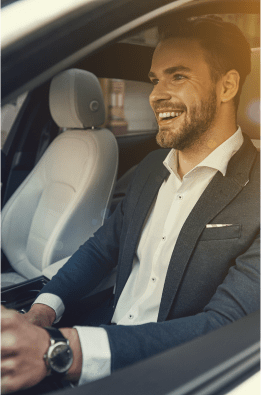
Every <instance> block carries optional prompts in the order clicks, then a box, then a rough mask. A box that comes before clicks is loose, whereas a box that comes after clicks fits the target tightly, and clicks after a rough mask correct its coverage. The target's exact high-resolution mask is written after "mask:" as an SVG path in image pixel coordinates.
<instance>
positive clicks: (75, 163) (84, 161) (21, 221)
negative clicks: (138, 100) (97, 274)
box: [2, 69, 118, 278]
mask: <svg viewBox="0 0 261 395" xmlns="http://www.w3.org/2000/svg"><path fill="white" fill-rule="evenodd" d="M50 111H51V114H52V117H53V119H54V121H55V122H56V123H57V125H58V126H60V127H62V128H66V129H67V130H66V131H65V132H63V133H61V134H60V135H59V136H58V137H57V138H56V139H55V140H54V141H53V143H52V144H51V145H50V146H49V147H48V149H47V150H46V152H45V153H44V155H43V156H42V158H41V159H40V161H39V162H38V164H37V165H36V167H35V168H34V169H33V170H32V172H31V173H30V175H29V176H28V177H27V178H26V179H25V181H24V182H23V183H22V184H21V186H20V187H19V188H18V189H17V191H16V192H15V193H14V195H13V196H12V197H11V198H10V199H9V201H8V202H7V204H6V205H5V207H4V209H3V211H2V248H3V251H4V253H5V254H6V256H7V258H8V260H9V262H10V263H11V265H12V266H13V268H14V269H15V270H16V271H17V272H18V273H19V274H21V275H23V276H24V277H26V278H33V277H36V276H39V275H40V274H41V273H42V270H43V269H44V268H46V267H47V266H49V265H51V264H52V263H54V262H56V261H58V260H60V259H63V258H64V257H67V256H70V255H71V254H72V253H73V252H74V251H76V250H77V249H78V247H79V246H80V245H81V244H82V243H83V242H85V241H86V240H87V239H88V238H89V237H90V236H91V235H92V234H93V233H94V232H95V231H96V230H97V229H98V228H99V227H100V226H101V225H102V223H103V221H104V219H105V217H106V215H107V214H108V208H109V206H110V200H111V197H112V194H113V190H114V184H115V179H116V176H117V170H118V145H117V141H116V139H115V137H114V136H113V134H112V133H111V132H110V131H109V130H106V129H98V128H97V127H98V126H99V125H102V124H103V122H104V118H105V109H104V103H103V96H102V90H101V87H100V85H99V81H98V79H97V78H96V77H95V76H94V75H93V74H91V73H89V72H87V71H83V70H77V69H72V70H66V71H64V72H62V73H60V74H59V75H58V76H56V77H55V78H54V79H53V81H52V83H51V86H50Z"/></svg>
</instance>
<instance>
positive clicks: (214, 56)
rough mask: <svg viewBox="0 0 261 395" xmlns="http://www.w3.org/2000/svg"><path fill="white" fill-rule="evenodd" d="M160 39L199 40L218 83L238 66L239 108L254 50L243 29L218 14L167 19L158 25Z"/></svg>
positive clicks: (213, 76)
mask: <svg viewBox="0 0 261 395" xmlns="http://www.w3.org/2000/svg"><path fill="white" fill-rule="evenodd" d="M159 36H160V40H165V39H167V38H173V37H175V38H191V39H195V40H198V42H199V43H200V44H201V46H202V48H203V49H204V50H205V55H206V61H207V63H208V64H209V66H210V72H211V77H212V79H213V81H214V82H217V81H218V80H219V79H220V78H221V77H222V75H225V74H226V73H227V72H228V71H229V70H232V69H235V70H237V71H238V73H239V75H240V82H239V89H238V92H237V94H236V96H235V97H234V104H235V109H236V110H237V108H238V104H239V98H240V94H241V91H242V86H243V84H244V82H245V80H246V77H247V75H248V74H249V73H250V71H251V49H250V45H249V43H248V42H247V40H246V38H245V36H244V35H243V33H242V32H241V30H240V29H239V28H238V27H237V26H236V25H234V24H233V23H230V22H225V21H223V19H222V18H220V17H218V16H216V15H206V16H201V17H193V18H188V19H185V20H184V19H183V20H181V21H179V22H173V21H171V20H168V21H165V23H164V24H162V25H160V26H159Z"/></svg>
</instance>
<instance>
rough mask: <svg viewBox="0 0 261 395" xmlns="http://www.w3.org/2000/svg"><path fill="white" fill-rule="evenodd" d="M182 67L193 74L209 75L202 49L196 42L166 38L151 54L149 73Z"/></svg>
mask: <svg viewBox="0 0 261 395" xmlns="http://www.w3.org/2000/svg"><path fill="white" fill-rule="evenodd" d="M175 66H184V67H187V68H189V69H191V71H192V72H193V71H194V72H198V71H201V72H205V73H207V74H209V66H208V64H207V62H206V60H205V53H204V49H203V48H202V47H201V45H200V44H199V42H198V41H197V40H193V39H187V38H168V39H166V40H163V41H161V42H160V43H159V44H158V45H157V47H156V49H155V51H154V54H153V58H152V63H151V72H154V73H156V72H161V71H164V70H165V69H167V68H170V67H175Z"/></svg>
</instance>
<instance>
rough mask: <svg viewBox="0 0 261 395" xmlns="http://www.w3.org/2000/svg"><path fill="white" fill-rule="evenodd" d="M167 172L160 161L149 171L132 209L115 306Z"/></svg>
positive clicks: (119, 270)
mask: <svg viewBox="0 0 261 395" xmlns="http://www.w3.org/2000/svg"><path fill="white" fill-rule="evenodd" d="M168 174H169V171H168V170H167V169H166V168H165V166H164V165H163V164H162V163H161V166H160V167H159V169H157V170H156V171H155V172H153V173H150V174H149V176H148V178H147V180H146V181H145V184H144V187H143V189H142V192H141V194H140V196H139V197H138V199H137V202H136V207H135V209H134V211H133V216H132V220H131V222H130V225H129V227H128V231H127V234H126V238H125V244H124V247H123V255H122V258H121V262H124V264H121V265H119V266H118V273H117V279H116V284H117V286H116V291H115V306H116V304H117V302H118V299H119V296H120V294H121V292H122V290H123V288H124V286H125V284H126V281H127V279H128V277H129V275H130V272H131V269H132V263H133V257H134V254H135V251H136V247H137V244H138V240H139V237H140V233H141V230H142V226H143V224H144V221H145V219H146V216H147V214H148V212H149V209H150V207H151V205H152V203H153V201H154V199H155V197H156V195H157V193H158V190H159V188H160V186H161V184H162V182H163V180H164V178H165V177H166V176H167V175H168Z"/></svg>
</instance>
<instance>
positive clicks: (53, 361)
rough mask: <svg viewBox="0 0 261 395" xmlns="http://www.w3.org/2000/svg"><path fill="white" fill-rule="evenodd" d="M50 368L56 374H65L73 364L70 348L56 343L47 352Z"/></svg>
mask: <svg viewBox="0 0 261 395" xmlns="http://www.w3.org/2000/svg"><path fill="white" fill-rule="evenodd" d="M48 354H49V355H48V357H49V364H50V367H51V368H52V369H53V370H54V371H55V372H57V373H65V372H67V370H68V369H69V368H70V366H71V365H72V362H73V354H72V350H71V347H70V346H68V345H67V344H66V343H64V342H58V343H56V344H54V345H53V346H51V347H50V349H49V352H48Z"/></svg>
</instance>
